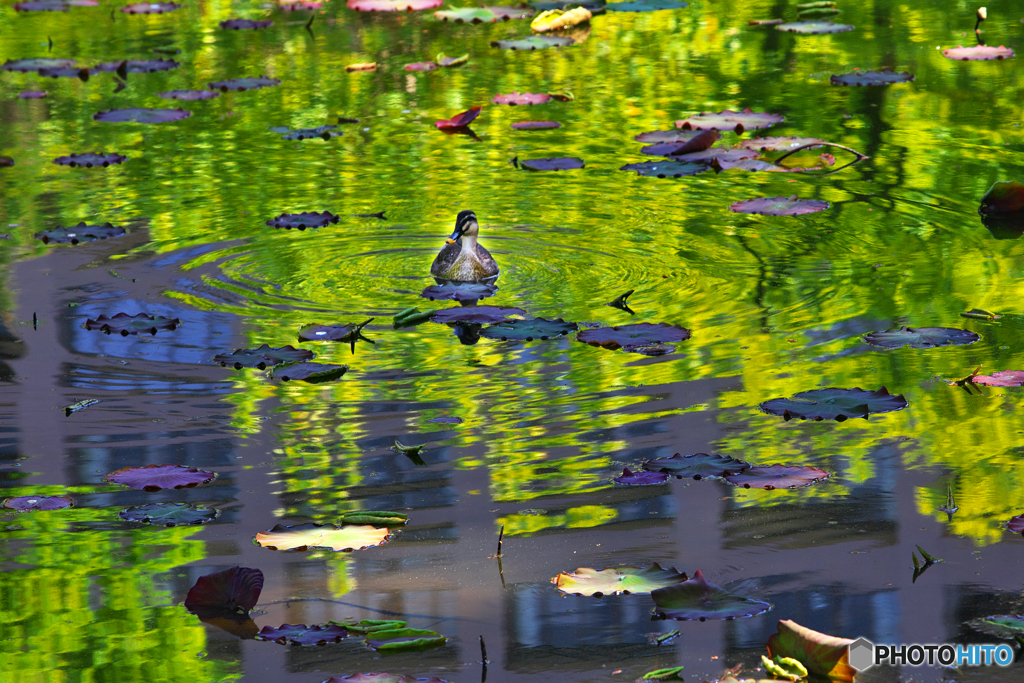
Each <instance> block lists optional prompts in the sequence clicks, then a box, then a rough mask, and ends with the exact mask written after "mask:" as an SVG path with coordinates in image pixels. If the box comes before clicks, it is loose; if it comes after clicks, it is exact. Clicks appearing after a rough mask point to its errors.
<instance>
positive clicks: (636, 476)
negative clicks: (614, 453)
mask: <svg viewBox="0 0 1024 683" xmlns="http://www.w3.org/2000/svg"><path fill="white" fill-rule="evenodd" d="M668 478H669V475H667V474H664V473H663V472H633V471H632V470H630V469H629V468H628V467H625V468H623V469H622V476H621V477H615V478H614V479H612V481H614V482H615V483H616V484H622V485H623V486H654V485H655V484H664V483H665V482H666V481H668Z"/></svg>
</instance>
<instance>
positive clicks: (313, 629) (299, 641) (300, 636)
mask: <svg viewBox="0 0 1024 683" xmlns="http://www.w3.org/2000/svg"><path fill="white" fill-rule="evenodd" d="M345 638H348V631H347V630H346V629H345V628H344V627H343V626H338V625H337V624H324V625H323V626H320V625H318V624H314V625H313V626H306V625H305V624H295V625H294V626H293V625H292V624H283V625H281V626H278V627H277V628H274V627H272V626H264V627H263V628H262V629H261V630H260V632H259V635H257V636H256V639H257V640H271V641H273V642H275V643H278V644H280V645H320V646H324V645H327V644H328V643H340V642H341V641H342V640H344V639H345Z"/></svg>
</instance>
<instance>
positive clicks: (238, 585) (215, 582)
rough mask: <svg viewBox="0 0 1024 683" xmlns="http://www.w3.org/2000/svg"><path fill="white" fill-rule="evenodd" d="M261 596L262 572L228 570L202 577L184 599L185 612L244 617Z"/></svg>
mask: <svg viewBox="0 0 1024 683" xmlns="http://www.w3.org/2000/svg"><path fill="white" fill-rule="evenodd" d="M261 592H263V572H261V571H260V570H259V569H253V568H251V567H231V568H230V569H225V570H223V571H219V572H214V573H213V574H206V575H205V576H200V577H199V578H198V579H196V583H195V585H194V586H192V588H190V589H189V591H188V595H187V596H185V609H187V610H188V611H189V612H191V613H192V614H199V615H206V614H214V615H215V614H223V613H227V614H241V615H244V614H248V613H249V610H251V609H252V608H253V607H255V606H256V603H257V602H259V599H260V593H261Z"/></svg>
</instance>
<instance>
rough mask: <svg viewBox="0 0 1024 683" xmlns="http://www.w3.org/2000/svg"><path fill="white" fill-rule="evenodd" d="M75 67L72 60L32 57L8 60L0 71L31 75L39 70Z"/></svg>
mask: <svg viewBox="0 0 1024 683" xmlns="http://www.w3.org/2000/svg"><path fill="white" fill-rule="evenodd" d="M74 65H75V60H73V59H54V58H52V57H33V58H31V59H9V60H7V61H6V62H4V63H3V64H2V65H0V71H20V72H21V73H31V72H32V71H39V70H40V69H61V68H64V67H70V66H74Z"/></svg>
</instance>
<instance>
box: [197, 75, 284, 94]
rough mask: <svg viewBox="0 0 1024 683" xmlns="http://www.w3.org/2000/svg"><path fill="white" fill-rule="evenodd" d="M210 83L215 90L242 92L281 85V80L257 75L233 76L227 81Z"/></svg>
mask: <svg viewBox="0 0 1024 683" xmlns="http://www.w3.org/2000/svg"><path fill="white" fill-rule="evenodd" d="M208 85H209V86H210V87H211V88H213V89H214V90H220V91H221V92H228V91H229V90H235V91H237V92H242V91H243V90H259V89H260V88H269V87H271V86H274V85H281V81H280V80H278V79H276V78H267V77H266V76H257V77H255V78H231V79H228V80H226V81H212V82H211V83H209V84H208Z"/></svg>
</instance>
